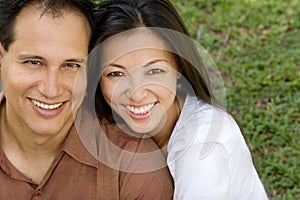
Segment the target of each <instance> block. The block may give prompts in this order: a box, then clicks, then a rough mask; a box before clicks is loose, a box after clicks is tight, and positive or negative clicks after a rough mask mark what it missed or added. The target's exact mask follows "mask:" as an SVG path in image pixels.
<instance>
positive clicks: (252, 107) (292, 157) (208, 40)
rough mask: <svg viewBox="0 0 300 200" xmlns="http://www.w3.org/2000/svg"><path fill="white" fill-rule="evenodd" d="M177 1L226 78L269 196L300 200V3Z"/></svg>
mask: <svg viewBox="0 0 300 200" xmlns="http://www.w3.org/2000/svg"><path fill="white" fill-rule="evenodd" d="M171 1H172V2H173V3H174V5H175V7H176V8H177V10H178V11H179V13H180V14H181V16H182V18H183V19H184V22H185V23H186V25H187V27H188V29H189V30H190V32H191V34H192V37H193V38H194V39H195V40H196V41H197V42H198V43H199V44H201V45H202V46H203V47H204V48H205V49H206V50H207V51H208V52H209V54H210V55H211V56H212V58H213V60H214V61H215V63H216V65H217V67H218V69H219V70H220V72H221V74H222V76H223V81H224V85H225V88H226V96H227V98H226V103H227V108H228V110H230V111H231V112H232V113H233V114H234V115H235V116H236V117H237V119H238V120H239V121H240V123H241V124H242V126H243V127H244V131H245V134H246V137H247V139H248V141H249V143H250V148H251V150H252V153H253V158H254V162H255V164H256V168H257V171H258V173H259V176H260V177H261V179H262V181H263V183H264V185H265V188H266V190H267V191H268V193H269V195H270V196H271V198H272V199H274V200H279V199H289V200H290V199H300V1H299V0H289V1H284V0H273V1H272V0H171Z"/></svg>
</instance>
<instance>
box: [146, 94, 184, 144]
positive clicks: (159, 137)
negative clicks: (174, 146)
mask: <svg viewBox="0 0 300 200" xmlns="http://www.w3.org/2000/svg"><path fill="white" fill-rule="evenodd" d="M182 106H183V100H182V99H180V98H176V99H175V100H174V103H173V105H172V107H171V108H170V109H169V110H168V111H167V120H166V122H165V124H164V126H163V127H162V129H161V130H160V131H159V132H158V133H157V134H155V135H154V136H153V137H152V139H153V140H154V141H155V143H156V144H157V145H158V147H159V148H161V149H162V148H163V147H165V146H166V145H168V142H169V139H170V137H171V134H172V132H173V129H174V127H175V125H176V123H177V120H178V118H179V116H180V113H181V110H182Z"/></svg>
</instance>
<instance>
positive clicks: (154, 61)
mask: <svg viewBox="0 0 300 200" xmlns="http://www.w3.org/2000/svg"><path fill="white" fill-rule="evenodd" d="M158 62H167V63H170V62H169V61H168V60H166V59H155V60H152V61H150V62H148V63H146V64H145V65H142V66H141V67H148V66H150V65H152V64H155V63H158ZM109 66H110V67H117V68H121V69H125V68H126V67H124V66H122V65H119V64H116V63H110V64H108V65H107V67H109Z"/></svg>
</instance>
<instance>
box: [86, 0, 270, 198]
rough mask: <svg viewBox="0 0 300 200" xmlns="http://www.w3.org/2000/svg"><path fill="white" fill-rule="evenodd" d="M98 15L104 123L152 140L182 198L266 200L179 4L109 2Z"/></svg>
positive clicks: (99, 104)
mask: <svg viewBox="0 0 300 200" xmlns="http://www.w3.org/2000/svg"><path fill="white" fill-rule="evenodd" d="M95 17H96V27H97V28H96V31H95V34H94V35H95V38H94V41H95V42H94V44H95V45H94V46H95V50H94V56H92V58H91V63H92V65H91V66H93V67H94V68H92V69H90V74H92V75H94V74H95V73H96V74H98V73H99V74H100V76H101V77H100V83H99V85H98V87H97V91H96V95H95V98H96V105H95V110H96V113H97V116H98V118H99V119H100V122H101V123H103V124H115V125H118V126H119V127H120V128H121V129H122V130H123V131H125V132H126V133H128V134H131V135H134V136H136V137H147V136H148V137H150V136H151V137H152V139H153V140H154V141H155V142H156V144H157V145H158V146H159V147H160V148H161V149H162V151H163V152H164V154H165V155H166V156H167V164H168V167H169V169H170V172H171V174H172V177H173V180H174V184H175V192H174V198H175V199H209V200H211V199H267V195H266V193H265V190H264V187H263V185H262V183H261V181H260V179H259V177H258V175H257V172H256V170H255V168H254V165H253V163H252V159H251V154H250V152H249V149H248V148H247V145H246V142H245V140H244V138H243V135H242V133H241V131H240V128H239V126H238V125H237V123H236V121H235V120H234V118H233V117H232V116H231V115H230V114H228V113H227V112H226V111H225V109H224V108H223V107H224V106H221V105H220V104H218V103H216V102H217V101H216V99H215V98H214V96H213V95H212V90H211V88H210V86H209V85H210V84H209V81H208V80H207V79H208V78H207V75H206V72H205V68H204V64H203V62H202V59H201V57H200V56H199V52H198V50H197V47H196V46H195V44H194V43H193V42H192V40H190V39H189V33H188V31H187V29H186V27H185V26H184V24H183V22H182V20H181V19H180V17H179V15H178V14H177V12H176V10H175V9H174V7H173V6H172V4H171V3H170V2H169V1H168V0H107V1H104V2H102V3H100V4H99V5H98V10H97V12H96V16H95ZM99 66H100V68H99ZM95 67H96V69H95ZM93 70H94V71H93ZM99 70H100V71H99ZM91 71H92V72H91ZM89 84H91V81H90V83H89ZM88 88H92V87H89V86H88ZM92 90H93V89H92ZM90 92H93V91H90ZM166 148H167V149H166Z"/></svg>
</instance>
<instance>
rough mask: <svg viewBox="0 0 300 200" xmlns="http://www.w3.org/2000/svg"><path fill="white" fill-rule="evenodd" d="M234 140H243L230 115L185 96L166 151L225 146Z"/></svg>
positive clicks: (220, 109)
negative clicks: (201, 146)
mask: <svg viewBox="0 0 300 200" xmlns="http://www.w3.org/2000/svg"><path fill="white" fill-rule="evenodd" d="M236 139H242V140H243V136H242V133H241V130H240V128H239V126H238V124H237V122H236V120H235V119H234V118H233V117H232V115H231V114H229V113H228V112H226V110H224V109H222V108H218V107H217V106H213V105H210V104H207V103H205V102H204V101H202V100H200V99H198V98H197V97H192V96H187V97H186V100H185V103H184V106H183V109H182V113H181V115H180V117H179V120H178V122H177V123H176V126H175V128H174V130H173V133H172V135H171V139H170V143H169V148H168V150H169V151H170V150H171V148H172V149H173V150H175V151H177V150H180V149H183V148H186V147H188V146H191V145H197V144H205V143H206V144H207V143H212V144H216V143H218V144H223V145H226V144H227V143H228V142H232V141H233V140H236Z"/></svg>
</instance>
